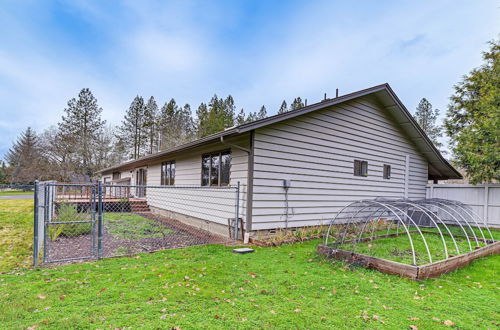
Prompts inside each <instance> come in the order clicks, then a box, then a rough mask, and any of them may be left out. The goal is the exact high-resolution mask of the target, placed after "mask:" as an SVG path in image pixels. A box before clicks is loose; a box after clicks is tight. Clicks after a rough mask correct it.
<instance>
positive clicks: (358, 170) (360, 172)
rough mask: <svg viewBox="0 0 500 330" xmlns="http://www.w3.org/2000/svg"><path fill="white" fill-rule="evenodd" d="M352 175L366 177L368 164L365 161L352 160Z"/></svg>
mask: <svg viewBox="0 0 500 330" xmlns="http://www.w3.org/2000/svg"><path fill="white" fill-rule="evenodd" d="M354 175H355V176H368V162H367V161H365V160H357V159H356V160H354Z"/></svg>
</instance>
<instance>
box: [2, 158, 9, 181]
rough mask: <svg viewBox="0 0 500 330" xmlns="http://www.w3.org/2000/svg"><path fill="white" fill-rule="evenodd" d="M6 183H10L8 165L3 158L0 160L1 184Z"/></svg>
mask: <svg viewBox="0 0 500 330" xmlns="http://www.w3.org/2000/svg"><path fill="white" fill-rule="evenodd" d="M6 183H8V180H7V166H6V165H5V162H4V161H3V160H2V161H0V184H6Z"/></svg>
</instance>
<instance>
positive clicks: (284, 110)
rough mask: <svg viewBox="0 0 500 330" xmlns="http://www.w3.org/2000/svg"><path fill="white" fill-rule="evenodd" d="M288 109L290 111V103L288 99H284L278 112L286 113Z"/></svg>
mask: <svg viewBox="0 0 500 330" xmlns="http://www.w3.org/2000/svg"><path fill="white" fill-rule="evenodd" d="M287 111H288V105H287V104H286V101H285V100H283V102H282V103H281V106H280V108H279V110H278V114H281V113H285V112H287Z"/></svg>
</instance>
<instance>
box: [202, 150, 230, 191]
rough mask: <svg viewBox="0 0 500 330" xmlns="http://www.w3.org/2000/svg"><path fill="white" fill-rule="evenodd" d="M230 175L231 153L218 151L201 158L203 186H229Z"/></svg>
mask: <svg viewBox="0 0 500 330" xmlns="http://www.w3.org/2000/svg"><path fill="white" fill-rule="evenodd" d="M230 173H231V151H228V150H227V151H217V152H213V153H210V154H206V155H203V156H202V157H201V185H202V186H227V185H229V182H230Z"/></svg>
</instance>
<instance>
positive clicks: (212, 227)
mask: <svg viewBox="0 0 500 330" xmlns="http://www.w3.org/2000/svg"><path fill="white" fill-rule="evenodd" d="M149 208H150V209H151V212H153V213H156V214H159V215H161V216H164V217H167V218H170V219H174V220H177V221H179V222H182V223H184V224H186V225H189V226H192V227H194V228H198V229H201V230H205V231H208V232H210V233H213V234H216V235H219V236H222V237H225V238H230V237H229V227H228V226H227V225H222V224H220V223H215V222H212V221H208V220H204V219H200V218H196V217H193V216H190V215H185V214H181V213H178V212H173V211H169V210H165V209H162V208H158V207H154V206H150V207H149ZM226 221H227V220H226Z"/></svg>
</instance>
